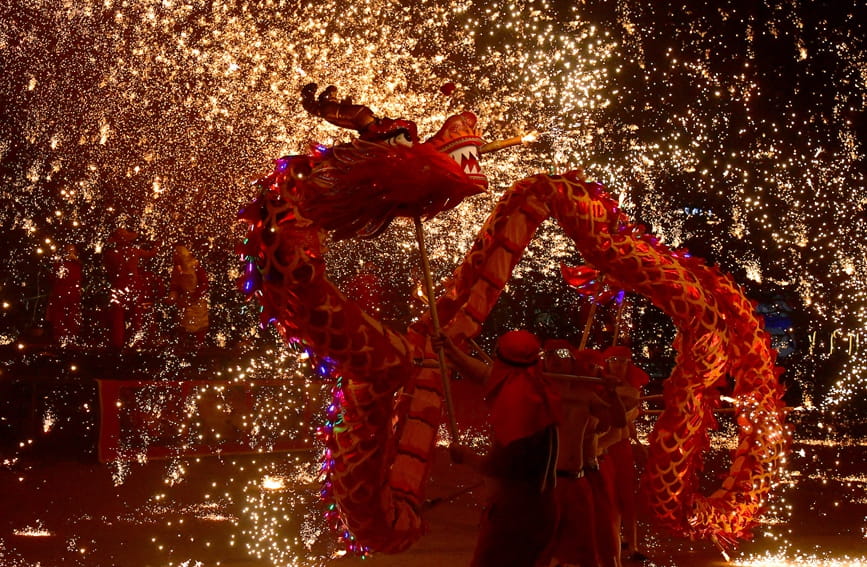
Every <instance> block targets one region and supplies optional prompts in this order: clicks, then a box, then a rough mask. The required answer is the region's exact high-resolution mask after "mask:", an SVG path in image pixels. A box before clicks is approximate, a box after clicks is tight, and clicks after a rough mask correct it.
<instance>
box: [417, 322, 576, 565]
mask: <svg viewBox="0 0 867 567" xmlns="http://www.w3.org/2000/svg"><path fill="white" fill-rule="evenodd" d="M439 346H442V348H443V349H444V352H445V354H446V356H447V358H448V360H449V361H450V362H451V363H452V364H453V365H454V366H455V367H457V369H458V371H459V372H460V373H461V374H462V375H463V376H465V377H466V378H468V379H471V380H476V381H482V382H484V384H485V386H486V388H485V390H486V394H485V400H486V402H487V403H488V406H489V408H490V422H491V426H492V444H491V447H490V449H489V451H488V452H487V454H486V455H484V456H482V455H477V454H475V453H474V452H473V451H471V450H470V449H468V448H466V447H461V446H452V447H451V449H450V452H451V455H452V459H453V460H454V461H455V462H456V463H466V464H468V465H470V466H474V467H475V468H477V469H478V470H479V471H481V472H482V474H484V475H485V478H486V484H488V485H489V490H488V491H487V493H488V501H487V503H486V506H485V510H484V512H483V514H482V519H481V525H480V530H479V537H478V540H477V542H476V549H475V553H474V555H473V560H472V563H471V565H472V566H473V567H489V566H490V567H493V566H495V565H497V566H498V565H513V566H516V567H518V566H526V567H533V566H534V565H536V564H537V562H538V561H539V559H540V557H541V556H542V555H543V553H544V551H545V550H546V548H547V547H548V546H549V544H550V542H551V540H552V538H553V534H554V529H555V527H556V523H557V515H558V511H557V502H556V499H555V495H554V485H555V474H556V467H557V453H558V423H559V420H560V417H559V415H560V409H559V398H558V396H557V394H556V391H555V390H554V389H553V387H552V386H551V384H549V383H548V382H547V381H546V380H545V379H544V378H543V376H542V365H541V359H540V351H541V344H540V343H539V340H538V339H537V338H536V336H535V335H533V334H532V333H530V332H528V331H510V332H508V333H506V334H504V335H503V336H502V337H500V339H499V341H498V342H497V353H496V358H495V360H494V361H493V363H492V364H490V365H489V364H486V363H484V362H482V361H480V360H478V359H475V358H473V357H471V356H469V355H468V354H467V353H465V352H463V351H461V350H460V349H458V348H457V347H456V346H455V345H454V343H452V341H451V340H450V339H448V338H447V337H445V336H442V337H440V338H439V339H437V340H435V341H434V347H435V348H439Z"/></svg>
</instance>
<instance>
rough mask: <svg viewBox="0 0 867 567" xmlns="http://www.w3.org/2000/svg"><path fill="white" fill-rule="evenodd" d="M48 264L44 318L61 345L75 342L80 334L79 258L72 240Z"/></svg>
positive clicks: (52, 334)
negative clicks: (48, 286) (50, 263)
mask: <svg viewBox="0 0 867 567" xmlns="http://www.w3.org/2000/svg"><path fill="white" fill-rule="evenodd" d="M63 252H64V253H63V256H62V257H61V258H59V259H58V260H57V261H56V262H54V265H53V266H52V268H51V284H50V289H49V290H48V305H47V306H46V309H45V320H46V321H48V323H49V324H50V326H51V339H52V340H53V341H54V342H56V343H58V344H60V345H62V346H66V345H70V344H73V345H74V344H75V343H76V342H77V341H78V338H79V336H80V334H81V279H82V278H81V273H82V272H81V261H79V259H78V249H76V247H75V246H74V245H73V244H69V245H68V246H66V247H65V248H64V251H63Z"/></svg>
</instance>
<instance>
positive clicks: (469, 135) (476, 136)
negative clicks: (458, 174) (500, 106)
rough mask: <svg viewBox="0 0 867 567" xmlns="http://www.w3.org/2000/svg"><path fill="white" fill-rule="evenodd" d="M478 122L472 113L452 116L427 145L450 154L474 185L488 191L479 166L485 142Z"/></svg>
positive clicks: (486, 180) (486, 182) (485, 179)
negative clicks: (481, 150) (481, 148)
mask: <svg viewBox="0 0 867 567" xmlns="http://www.w3.org/2000/svg"><path fill="white" fill-rule="evenodd" d="M476 122H477V118H476V115H475V114H473V113H472V112H462V113H461V114H456V115H454V116H450V117H449V118H448V119H447V120H446V121H445V123H444V124H443V126H442V128H440V130H439V132H437V133H436V134H435V135H434V136H433V137H431V138H430V139H429V140H427V141H426V142H425V143H426V144H433V146H434V147H435V148H436V149H437V150H439V151H441V152H443V153H445V154H448V155H449V156H450V157H451V158H452V159H453V160H455V162H456V163H457V164H458V165H460V166H461V168H462V169H463V170H464V173H466V174H467V177H469V178H470V180H472V182H473V183H475V184H476V185H479V186H481V187H482V188H484V189H487V188H488V178H487V177H486V176H485V174H484V173H483V172H482V167H481V165H480V164H479V147H480V146H481V145H483V144H484V143H485V141H484V140H483V139H482V136H481V132H480V131H479V130H478V129H477V128H476Z"/></svg>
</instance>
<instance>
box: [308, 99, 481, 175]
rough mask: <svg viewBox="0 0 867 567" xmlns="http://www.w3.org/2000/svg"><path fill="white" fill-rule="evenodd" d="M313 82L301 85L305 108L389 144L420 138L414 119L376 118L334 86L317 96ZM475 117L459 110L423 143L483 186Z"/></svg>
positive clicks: (411, 143) (407, 143)
mask: <svg viewBox="0 0 867 567" xmlns="http://www.w3.org/2000/svg"><path fill="white" fill-rule="evenodd" d="M316 90H317V85H316V83H309V84H307V85H305V86H304V88H303V89H301V103H302V106H303V107H304V109H305V110H306V111H307V112H309V113H310V114H313V115H314V116H319V117H321V118H324V119H325V120H327V121H328V122H330V123H332V124H335V125H337V126H340V127H342V128H349V129H353V130H356V131H357V132H358V133H359V136H360V138H361V139H362V140H366V141H368V142H375V143H381V144H385V145H389V146H404V147H412V146H414V145H416V144H418V142H419V138H418V133H417V128H416V124H415V122H412V121H410V120H405V119H397V120H395V119H392V118H378V117H376V116H375V115H374V114H373V111H372V110H370V108H368V107H366V106H363V105H360V104H353V102H352V99H351V98H349V97H347V98H344V99H343V100H338V99H337V87H334V86H329V87H327V88H326V89H325V90H323V91H322V92H321V93H320V94H319V96H318V97H316V96H315V95H316ZM477 123H478V118H477V117H476V115H475V114H473V113H472V112H462V113H460V114H455V115H453V116H450V117H449V118H448V119H446V121H445V123H444V124H443V125H442V127H441V128H440V129H439V131H438V132H437V133H436V134H434V135H433V136H432V137H431V138H429V139H428V140H426V141H425V142H424V144H428V145H429V147H432V148H434V149H436V150H437V151H439V152H441V153H444V154H447V155H449V156H450V157H451V158H452V159H453V160H454V161H455V162H456V163H457V164H458V165H460V166H461V168H462V169H463V171H464V173H465V174H466V175H467V177H468V178H469V180H470V181H471V182H472V183H473V184H474V185H477V186H479V187H480V189H481V190H485V189H487V187H488V178H487V177H486V176H485V174H484V173H483V172H482V168H481V165H480V164H479V151H478V150H479V147H480V146H482V145H483V144H484V143H485V141H484V140H483V139H482V135H481V131H480V130H479V129H478V128H477V126H476V125H477Z"/></svg>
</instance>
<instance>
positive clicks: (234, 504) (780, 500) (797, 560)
mask: <svg viewBox="0 0 867 567" xmlns="http://www.w3.org/2000/svg"><path fill="white" fill-rule="evenodd" d="M831 436H832V435H830V434H828V433H827V430H825V433H824V434H821V435H810V436H804V435H803V432H802V434H798V433H796V439H795V442H794V444H793V451H792V458H791V463H790V472H789V474H788V476H787V479H786V480H785V482H783V483H782V484H781V485H780V486H779V487H778V488H777V489H776V490H775V493H774V496H773V498H772V499H771V501H770V503H769V511H768V513H767V514H766V515H765V516H764V517H763V524H762V525H761V526H760V527H759V528H758V529H757V530H756V538H755V540H754V541H752V542H747V543H744V544H743V545H742V546H741V547H740V549H738V550H735V551H733V552H732V553H730V562H729V563H728V564H730V565H738V566H770V565H816V566H819V565H821V566H847V567H849V566H855V565H864V564H867V554H865V553H864V551H863V549H864V547H865V538H867V471H865V465H864V463H865V462H867V443H865V442H864V441H860V442H859V441H852V440H847V439H839V440H834V441H829V440H828V438H829V437H831ZM724 437H725V436H722V435H721V436H717V437H716V439H715V441H716V442H715V443H714V446H713V449H712V451H711V455H710V456H711V458H710V459H709V463H708V467H707V469H706V471H705V472H706V477H707V478H706V480H707V482H708V485H709V486H712V485H713V483H714V482H716V478H715V476H716V474H717V472H721V471H722V470H724V469H723V468H721V467H724V466H725V463H724V461H725V458H724V455H725V454H726V452H727V451H728V448H729V446H728V445H729V443H728V442H727V440H726V439H725V438H724ZM19 453H20V454H21V455H22V456H21V457H17V458H7V459H6V460H4V462H3V464H2V468H0V491H2V494H3V499H2V502H0V564H2V565H3V566H4V567H6V566H8V567H18V566H20V567H23V566H32V565H39V566H40V567H55V566H56V567H60V566H64V567H76V566H81V567H85V566H87V567H108V566H115V565H123V566H136V567H139V566H140V567H145V566H184V567H193V566H214V565H221V566H232V567H241V566H245V567H270V566H273V565H299V566H313V565H328V566H334V567H338V566H346V567H349V566H353V565H362V564H363V565H372V566H392V565H394V566H396V565H414V566H427V565H430V566H433V565H437V566H439V565H466V564H468V562H469V559H470V555H471V552H472V546H473V543H474V540H475V534H476V519H477V516H478V513H479V499H480V498H481V490H480V489H479V488H478V480H479V479H478V478H477V477H476V476H475V475H474V474H473V473H472V472H470V471H468V470H467V469H466V468H464V467H461V466H456V465H452V464H450V463H449V460H448V458H447V455H446V454H445V452H444V451H441V452H440V453H438V454H437V460H436V463H435V465H434V470H433V475H432V479H431V484H430V489H429V493H428V496H429V498H430V500H429V502H430V504H431V505H430V507H429V509H428V510H427V511H426V514H425V517H426V519H427V521H428V522H429V526H430V529H429V532H428V534H427V535H426V536H425V537H423V538H422V539H421V540H420V541H419V542H418V543H417V544H416V545H415V546H413V547H412V548H411V549H410V550H409V551H407V552H405V553H402V554H399V555H394V556H388V555H373V556H372V557H369V558H366V559H361V558H358V557H349V556H342V554H341V550H340V547H339V546H338V545H336V544H335V542H334V540H333V538H332V537H331V535H330V533H329V532H328V531H327V529H325V528H324V527H323V526H322V523H321V522H319V523H317V517H318V515H319V514H321V509H320V508H321V505H320V504H319V502H318V501H317V493H318V490H317V486H318V484H317V481H316V478H315V477H316V475H315V470H316V464H317V463H316V461H317V460H318V456H317V454H316V452H315V451H301V452H293V453H285V454H271V455H243V456H223V457H204V458H199V459H186V460H172V461H165V460H154V461H150V462H142V463H128V464H124V465H120V464H118V463H109V464H102V463H98V462H96V461H95V459H93V458H91V457H88V456H86V455H82V456H79V457H76V456H75V454H74V453H75V451H73V450H71V449H69V448H67V450H66V451H60V452H58V453H59V454H54V455H41V454H39V452H38V451H31V452H29V453H28V451H26V450H21V451H19ZM718 467H720V468H719V471H717V470H715V469H717V468H718ZM311 471H313V472H312V473H311ZM640 531H641V533H642V534H643V537H644V538H645V542H646V550H645V551H646V553H647V555H648V556H650V560H649V561H648V562H645V563H644V565H648V566H651V565H653V566H658V567H663V566H672V567H680V566H683V567H686V566H690V567H692V566H703V565H707V566H710V565H725V564H727V563H726V561H725V559H724V557H723V556H722V554H721V553H720V552H719V551H718V550H717V549H716V548H715V547H714V546H713V545H712V544H710V543H707V542H689V541H686V540H683V539H680V538H676V537H671V536H669V535H667V534H666V533H664V532H662V531H660V530H659V529H657V528H655V527H653V526H651V525H647V524H642V526H641V528H640ZM630 564H637V563H630Z"/></svg>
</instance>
